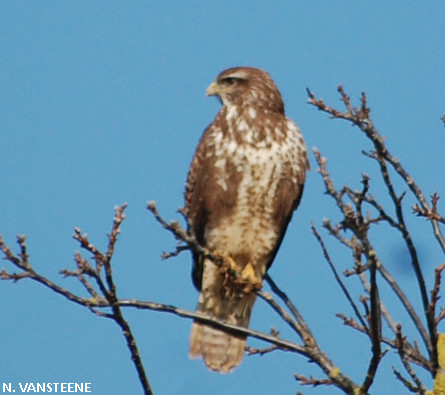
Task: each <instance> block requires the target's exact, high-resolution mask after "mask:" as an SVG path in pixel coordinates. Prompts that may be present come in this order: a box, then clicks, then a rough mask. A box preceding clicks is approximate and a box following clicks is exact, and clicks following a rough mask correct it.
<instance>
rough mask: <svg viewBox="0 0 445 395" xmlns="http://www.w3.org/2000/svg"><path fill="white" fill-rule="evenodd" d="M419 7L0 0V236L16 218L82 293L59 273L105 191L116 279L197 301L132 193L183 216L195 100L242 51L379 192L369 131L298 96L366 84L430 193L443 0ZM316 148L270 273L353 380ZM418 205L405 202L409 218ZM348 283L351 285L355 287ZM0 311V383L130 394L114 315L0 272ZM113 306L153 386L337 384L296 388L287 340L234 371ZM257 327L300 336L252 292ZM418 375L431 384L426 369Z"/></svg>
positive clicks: (392, 262)
mask: <svg viewBox="0 0 445 395" xmlns="http://www.w3.org/2000/svg"><path fill="white" fill-rule="evenodd" d="M417 4H419V5H415V3H414V2H411V3H408V2H403V1H393V2H391V3H390V4H388V2H382V1H377V2H373V3H372V4H371V3H370V2H366V3H365V2H348V1H336V2H323V1H313V2H303V1H294V2H291V1H274V2H271V1H263V0H260V1H255V2H248V1H225V2H222V1H219V2H203V1H196V2H191V1H165V2H160V1H158V2H155V1H132V2H123V1H107V2H104V1H79V2H59V1H38V2H37V1H34V2H31V1H28V2H24V1H22V2H19V1H1V2H0V53H1V54H2V55H1V57H0V70H1V72H0V87H1V89H0V141H1V145H0V146H1V153H2V154H1V155H0V201H1V205H0V233H1V234H2V235H3V236H4V238H5V239H6V242H7V244H9V245H11V246H12V245H14V243H15V235H16V234H26V235H27V237H28V249H29V254H30V257H31V264H32V265H33V266H34V268H35V269H36V270H37V271H39V272H40V273H42V274H44V275H46V276H48V277H49V278H51V279H52V280H54V281H57V282H58V283H59V284H61V285H63V286H66V287H68V288H70V289H73V290H78V291H80V288H79V286H78V285H77V284H76V283H75V281H74V280H70V279H63V278H61V276H59V274H58V271H59V270H60V269H61V268H73V267H74V263H73V255H74V253H75V252H76V251H77V250H78V245H77V244H76V242H75V241H74V240H73V239H72V237H71V235H72V233H73V228H74V227H75V226H79V227H80V228H81V229H82V231H84V232H87V233H88V234H89V236H90V239H91V241H93V242H94V243H96V245H98V246H99V247H102V248H104V247H105V246H106V243H107V240H106V233H107V232H108V231H109V229H110V226H111V221H112V218H113V207H114V206H115V205H116V204H122V203H123V202H128V204H129V207H128V209H127V220H126V221H125V223H124V224H123V233H122V234H121V236H120V240H119V242H118V244H117V251H116V254H115V257H114V263H113V265H114V273H115V280H116V282H117V284H118V293H119V295H120V296H121V297H123V298H138V299H142V300H152V301H157V302H162V303H167V304H174V305H177V306H179V307H182V308H186V309H189V310H193V309H194V307H195V304H196V301H197V297H198V296H197V293H196V291H195V289H194V288H193V286H192V283H191V280H190V273H189V272H190V257H189V255H188V254H183V255H182V256H180V257H178V258H176V259H173V260H169V261H166V262H161V261H160V254H161V252H162V251H164V250H171V249H173V248H174V245H175V243H174V241H173V239H172V238H171V237H170V235H169V234H167V233H165V232H164V231H162V230H161V229H160V227H159V226H158V225H157V224H156V223H155V222H154V220H153V219H152V218H151V216H150V214H149V213H148V212H147V211H146V209H145V204H146V202H147V201H148V200H155V201H156V202H157V204H158V208H159V210H160V211H161V213H162V214H163V215H164V216H165V217H166V218H168V219H170V218H172V219H173V218H178V215H177V214H176V209H177V208H178V207H179V206H181V205H182V202H183V200H182V199H183V195H182V193H183V189H184V181H185V177H186V174H187V169H188V166H189V163H190V160H191V157H192V155H193V151H194V149H195V146H196V144H197V142H198V139H199V137H200V135H201V133H202V131H203V129H204V128H205V127H206V126H207V125H208V124H209V123H210V122H211V121H212V120H213V117H214V116H215V114H216V113H217V111H218V109H219V106H220V104H219V103H218V101H217V100H215V99H214V98H210V99H206V98H205V95H204V92H205V89H206V87H207V86H208V84H209V83H210V82H211V81H212V80H213V79H214V78H215V76H216V75H217V74H218V73H219V72H220V71H221V70H223V69H224V68H227V67H230V66H235V65H250V66H257V67H261V68H263V69H265V70H267V71H268V72H269V73H270V74H271V75H272V77H273V78H274V80H275V81H276V83H277V85H278V86H279V88H280V90H281V92H282V94H283V97H284V100H285V103H286V110H287V115H288V116H289V117H291V118H292V119H294V120H295V121H296V122H297V123H298V124H299V125H300V127H301V129H302V131H303V134H304V137H305V139H306V142H307V145H308V146H309V148H310V149H311V148H312V147H318V149H319V150H320V151H321V152H322V154H323V155H324V156H326V157H327V158H328V166H329V170H330V172H331V174H332V176H333V178H334V180H335V182H336V184H337V185H343V184H344V183H349V184H351V185H352V186H354V187H356V188H358V187H359V185H360V184H359V181H360V175H361V173H362V172H367V173H369V174H370V176H371V177H372V179H371V185H372V186H373V187H374V188H375V190H374V191H375V192H374V194H375V195H376V196H384V190H383V189H382V187H381V184H380V180H379V178H378V175H377V172H376V166H375V165H374V164H373V163H372V161H370V160H369V159H366V158H364V157H363V156H362V155H361V154H360V151H361V150H362V149H370V148H371V147H370V144H369V143H368V142H367V141H366V140H365V139H364V137H363V136H362V135H360V133H359V132H358V131H357V130H355V129H353V128H351V127H350V126H349V125H347V124H346V123H342V122H340V121H333V120H329V119H328V117H327V116H326V115H324V114H322V113H320V112H319V111H317V110H316V109H315V108H313V107H311V106H309V105H308V104H307V96H306V93H305V89H306V87H309V88H310V89H311V90H313V91H314V92H315V93H316V95H317V96H320V97H323V98H324V99H325V100H326V101H327V102H328V103H330V104H333V105H338V106H340V103H339V100H338V95H337V92H336V87H337V85H338V84H343V85H344V87H345V89H346V91H347V92H348V93H349V94H350V95H351V97H352V99H353V100H357V99H358V98H359V95H360V93H361V92H362V91H366V93H367V95H368V100H369V104H370V106H371V109H372V115H373V119H374V121H375V124H376V126H377V127H378V129H379V130H380V132H381V133H382V134H384V135H385V136H386V141H387V144H388V147H389V148H390V149H391V151H392V152H393V153H394V154H395V155H396V156H398V157H399V158H400V159H401V161H402V163H404V164H405V166H406V168H407V169H408V170H409V171H410V172H411V174H412V175H413V177H414V178H415V180H416V181H417V182H418V184H419V185H420V186H421V187H422V188H423V189H424V192H425V194H426V195H430V194H431V193H432V192H433V191H438V192H439V194H440V193H441V192H443V191H444V190H445V180H444V178H443V175H442V174H443V152H444V148H445V141H444V137H445V135H444V133H445V129H444V126H443V123H441V121H440V117H441V116H442V115H443V114H444V113H445V105H444V95H443V92H444V91H445V75H444V72H443V70H445V52H444V50H443V49H444V48H445V29H444V24H443V15H444V13H445V4H443V3H441V2H423V3H422V4H421V5H420V3H417ZM310 161H311V164H312V171H311V173H310V174H309V176H308V180H307V184H306V189H305V194H304V196H303V201H302V204H301V206H300V208H299V210H298V212H297V213H296V215H295V216H294V219H293V221H292V223H291V225H290V227H289V229H288V232H287V235H286V238H285V240H284V243H283V245H282V248H281V251H280V253H279V254H278V256H277V258H276V261H275V264H274V266H273V267H272V269H271V272H270V273H271V275H272V276H273V278H274V279H275V281H276V282H277V283H279V284H280V286H281V287H282V288H283V289H284V290H285V291H286V292H287V293H288V294H289V296H290V297H291V298H292V300H294V302H295V303H296V305H297V306H298V307H299V308H300V309H301V312H302V313H303V315H304V316H305V317H306V320H307V321H308V323H309V324H310V326H311V328H312V329H313V331H314V333H315V335H316V336H317V338H318V340H319V342H320V344H321V346H322V347H323V348H324V349H325V350H326V352H327V353H328V355H329V356H330V357H331V358H332V359H333V360H334V363H335V364H337V365H338V366H339V368H340V369H341V370H342V371H343V372H344V373H345V374H347V375H350V376H351V377H352V378H353V379H354V380H356V381H358V382H360V381H361V380H362V379H363V377H364V374H365V371H366V367H367V362H368V361H367V358H366V357H364V354H365V353H367V352H368V350H369V348H370V345H369V343H368V342H367V340H366V339H364V338H363V337H361V336H360V335H358V334H356V333H354V332H353V331H351V330H350V329H348V328H345V327H343V326H342V325H341V323H340V322H339V321H338V319H336V318H335V317H334V315H335V313H337V312H343V313H345V314H346V315H351V314H352V313H351V311H350V309H349V306H348V305H347V302H346V301H345V300H344V298H343V297H342V294H341V292H340V290H339V289H338V287H337V286H336V284H335V283H334V281H333V279H332V275H331V273H330V271H329V268H328V267H327V265H326V263H325V262H324V261H323V258H322V255H321V252H320V250H319V248H318V246H317V244H316V241H315V239H314V237H313V236H312V235H311V232H310V221H311V220H313V221H314V222H315V224H316V225H318V226H319V227H320V226H321V223H322V219H323V218H324V217H330V218H333V219H338V214H337V212H336V211H335V208H334V206H333V204H332V201H330V199H329V198H328V197H326V196H325V195H323V187H322V183H321V179H320V177H319V175H318V174H317V172H316V164H315V161H314V157H313V155H312V154H311V157H310ZM374 177H375V182H374ZM400 191H401V190H400ZM412 203H413V202H412V201H411V200H408V206H407V210H406V214H408V215H409V212H410V209H409V204H412ZM409 223H410V225H411V226H412V230H413V232H414V234H415V241H416V242H417V243H419V246H421V259H422V265H423V268H424V271H425V273H426V274H427V276H428V285H429V288H431V279H432V277H433V275H432V271H433V268H434V267H435V266H436V265H438V264H439V263H441V262H442V261H443V256H441V255H440V251H439V249H438V247H437V246H436V245H435V244H434V243H433V242H432V241H431V240H430V239H431V237H430V228H429V227H428V225H427V224H426V222H425V221H424V220H422V219H418V218H411V219H410V221H409ZM385 232H386V229H384V228H383V227H382V231H381V232H376V233H375V240H374V242H375V243H376V245H377V246H378V247H379V248H380V250H379V251H380V256H381V259H382V261H384V262H385V264H386V266H387V267H388V269H389V270H391V271H392V272H393V273H394V275H395V276H397V277H398V279H399V281H400V283H401V285H402V286H403V287H404V289H405V290H407V292H408V294H409V295H410V296H411V297H412V298H413V299H414V300H415V299H416V298H417V299H418V293H417V291H416V288H415V283H414V280H413V275H412V271H411V269H410V267H409V262H408V259H407V254H406V251H404V250H403V245H402V244H401V243H400V241H398V239H397V238H395V237H393V236H391V235H390V234H387V233H385ZM327 244H328V247H329V248H330V251H331V252H332V255H333V257H334V259H335V262H336V264H337V265H338V267H339V269H340V270H343V269H344V268H346V267H348V265H350V261H349V255H348V252H347V251H344V250H342V249H341V248H339V246H338V245H337V244H336V243H334V242H332V241H328V242H327ZM14 249H16V247H15V246H14ZM2 265H3V264H2ZM5 265H6V263H5ZM7 267H8V266H7ZM8 269H9V270H11V268H10V267H8ZM347 281H348V284H349V285H350V286H351V287H352V289H354V290H355V291H356V295H358V294H359V293H360V287H359V286H358V285H357V284H356V283H355V282H354V280H352V279H350V280H347ZM384 292H385V291H384V290H382V293H383V294H384V295H385V293H384ZM393 299H394V297H392V296H389V297H388V304H389V305H390V306H391V307H394V309H395V310H394V312H395V313H394V315H395V317H396V319H399V320H406V317H405V316H404V315H403V313H400V312H399V311H398V310H397V304H396V303H395V302H394V301H393ZM392 305H394V306H392ZM416 306H417V307H419V305H418V304H416ZM0 309H1V311H2V320H1V323H0V332H1V334H2V335H1V336H0V349H1V350H2V357H1V359H0V372H1V373H0V380H1V381H6V382H16V383H17V382H19V381H22V382H23V381H40V382H42V381H59V382H60V381H88V382H92V386H93V390H94V393H95V394H110V393H113V394H119V393H130V394H138V393H140V385H139V382H138V379H137V376H136V372H135V370H134V368H133V366H132V363H131V361H130V359H129V355H128V351H127V349H126V346H125V343H124V340H123V338H122V336H121V333H120V332H119V329H118V327H117V326H116V325H114V324H113V323H112V322H111V321H109V320H104V319H99V318H97V317H95V316H93V315H92V314H90V313H89V312H88V311H87V310H85V309H83V308H81V307H79V306H76V305H73V304H70V303H68V302H67V301H66V300H64V299H63V298H61V297H59V296H58V295H56V294H54V293H52V292H50V291H48V290H47V289H44V288H43V287H42V286H40V285H38V284H34V283H32V282H30V281H26V280H24V281H20V282H18V283H15V284H13V283H12V282H2V283H0ZM124 313H125V316H126V318H127V319H128V321H129V322H130V324H131V325H132V328H133V330H134V333H135V336H136V338H137V341H138V344H139V348H140V351H141V354H142V358H143V361H144V363H145V366H146V369H147V374H148V377H149V380H150V382H151V384H152V386H153V389H154V391H155V393H157V394H184V393H196V394H205V393H208V388H212V393H213V394H227V393H229V392H231V393H243V394H277V393H280V394H294V393H295V392H296V390H297V389H299V390H302V391H303V392H304V393H305V394H328V393H329V394H330V393H332V394H334V393H340V392H339V391H336V390H334V389H331V388H328V389H326V388H321V389H320V388H316V389H308V388H301V387H299V386H298V384H297V383H296V382H295V381H294V379H293V376H292V375H293V373H295V372H298V373H300V374H306V375H311V374H312V375H314V376H317V377H320V376H321V374H320V371H319V370H318V369H317V368H316V367H314V366H312V365H311V364H308V363H307V361H306V360H304V359H303V358H301V357H299V356H297V355H293V354H290V353H284V352H276V353H272V354H270V355H266V356H263V357H258V356H252V357H246V358H245V360H244V362H243V364H242V365H241V366H240V367H239V369H237V370H236V371H235V372H234V373H233V374H231V375H226V376H220V375H216V374H213V373H210V372H208V371H207V370H206V369H205V368H204V366H203V364H202V363H201V362H199V361H190V360H189V359H188V356H187V353H188V351H187V349H188V336H189V330H190V324H191V323H190V321H189V320H185V319H180V318H178V317H174V316H170V315H167V314H161V313H155V312H148V311H131V310H125V312H124ZM251 326H252V328H255V329H257V330H262V331H265V332H268V331H269V330H270V327H271V326H273V327H275V328H276V329H278V330H279V331H280V333H281V334H282V335H283V337H286V336H287V338H289V339H290V340H296V339H295V336H294V335H293V334H291V333H289V332H288V331H287V328H286V327H285V325H284V324H283V323H282V322H280V320H278V319H277V318H276V317H275V316H274V314H273V313H272V312H271V311H270V309H269V308H268V307H267V306H265V305H264V304H263V303H262V302H261V301H259V302H258V303H257V304H256V307H255V311H254V314H253V318H252V323H251ZM406 330H407V331H408V332H409V330H410V328H409V325H408V326H407V328H406ZM411 333H412V332H411ZM251 344H254V345H259V344H260V343H256V342H252V343H251ZM392 365H395V366H397V367H399V369H401V368H400V364H399V363H398V362H397V358H395V357H394V353H393V352H392V351H390V352H389V354H388V355H387V357H385V359H384V361H383V362H382V365H381V367H380V369H381V370H382V372H383V371H384V370H385V371H386V372H387V373H382V375H381V378H380V380H378V382H377V383H376V385H375V387H373V391H372V393H374V394H378V393H388V392H387V391H388V390H389V388H390V390H391V393H393V394H396V395H397V394H404V393H406V391H405V390H404V389H403V388H402V387H401V385H399V384H394V381H392V379H391V375H392V373H391V366H392ZM389 383H391V384H390V385H391V386H390V387H389V388H388V385H389ZM425 384H426V385H427V386H428V387H432V382H431V381H428V380H426V381H425Z"/></svg>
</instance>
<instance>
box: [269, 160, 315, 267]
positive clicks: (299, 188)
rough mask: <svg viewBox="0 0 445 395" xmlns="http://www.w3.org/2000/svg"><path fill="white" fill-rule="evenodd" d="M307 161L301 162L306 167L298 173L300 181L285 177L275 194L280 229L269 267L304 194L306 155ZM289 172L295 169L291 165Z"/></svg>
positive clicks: (277, 225)
mask: <svg viewBox="0 0 445 395" xmlns="http://www.w3.org/2000/svg"><path fill="white" fill-rule="evenodd" d="M304 160H305V163H301V165H302V166H301V168H302V169H304V170H303V171H300V172H299V173H298V174H297V179H298V183H297V184H295V183H294V182H292V180H291V177H285V178H283V179H282V180H281V181H280V183H279V184H278V188H277V191H276V195H275V201H276V204H275V209H274V220H275V224H276V228H277V229H279V232H280V234H279V236H278V239H277V243H276V245H275V248H274V249H273V251H272V252H271V254H270V257H269V259H268V262H267V269H269V268H270V266H271V265H272V262H273V261H274V259H275V256H276V255H277V252H278V249H279V248H280V245H281V242H282V241H283V238H284V234H285V233H286V229H287V226H288V225H289V222H290V220H291V219H292V215H293V213H294V211H295V210H296V209H297V207H298V205H299V204H300V200H301V197H302V196H303V190H304V181H305V178H306V169H309V162H307V159H306V158H305V157H304ZM288 170H289V172H292V171H294V170H293V169H292V168H291V167H290V168H289V169H288Z"/></svg>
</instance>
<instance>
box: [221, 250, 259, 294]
mask: <svg viewBox="0 0 445 395" xmlns="http://www.w3.org/2000/svg"><path fill="white" fill-rule="evenodd" d="M214 255H217V256H218V257H221V258H222V261H223V264H222V265H221V266H220V268H219V270H220V272H221V274H222V275H224V287H226V288H230V289H234V288H236V289H239V290H241V291H242V292H243V293H246V294H247V293H251V292H252V291H258V290H260V289H261V288H262V286H263V283H262V281H261V279H258V278H257V276H256V273H255V268H254V267H253V265H252V263H251V262H247V264H246V266H244V268H243V269H242V270H241V268H240V267H239V266H238V265H237V263H236V262H235V260H234V259H233V258H232V257H231V256H230V255H223V254H218V253H216V252H214Z"/></svg>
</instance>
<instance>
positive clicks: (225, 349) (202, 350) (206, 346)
mask: <svg viewBox="0 0 445 395" xmlns="http://www.w3.org/2000/svg"><path fill="white" fill-rule="evenodd" d="M245 345H246V338H245V337H235V336H233V335H229V334H228V333H225V332H223V331H221V330H219V329H215V328H212V327H209V326H206V325H204V324H200V323H197V322H195V323H194V324H193V325H192V332H191V334H190V353H189V356H190V358H200V357H202V358H203V359H204V362H205V364H206V366H207V367H208V368H209V369H210V370H213V371H217V372H221V373H229V372H230V371H232V370H233V369H234V368H235V367H237V366H238V365H239V364H240V363H241V361H242V360H243V356H244V347H245Z"/></svg>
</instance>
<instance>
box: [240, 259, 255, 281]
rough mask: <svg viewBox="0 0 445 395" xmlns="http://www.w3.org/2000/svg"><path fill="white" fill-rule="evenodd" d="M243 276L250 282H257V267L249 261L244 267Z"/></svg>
mask: <svg viewBox="0 0 445 395" xmlns="http://www.w3.org/2000/svg"><path fill="white" fill-rule="evenodd" d="M241 278H242V279H243V280H245V281H249V282H252V283H254V282H256V281H257V278H256V276H255V269H254V268H253V265H252V263H250V262H247V265H246V266H245V267H244V269H243V271H242V272H241Z"/></svg>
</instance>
